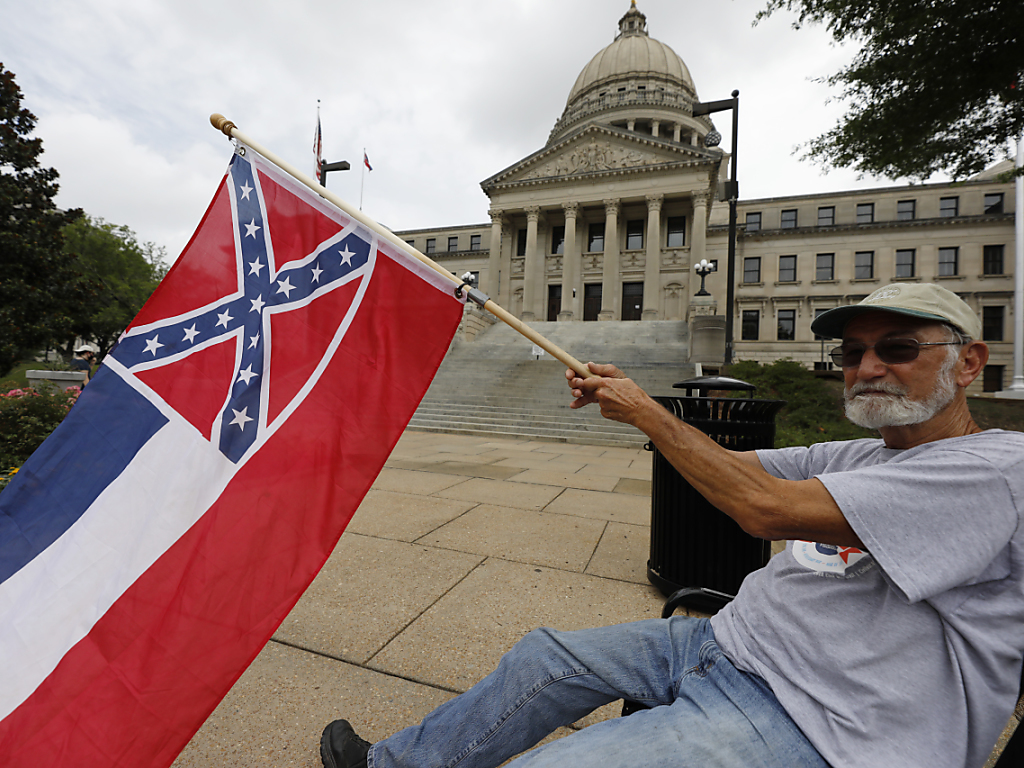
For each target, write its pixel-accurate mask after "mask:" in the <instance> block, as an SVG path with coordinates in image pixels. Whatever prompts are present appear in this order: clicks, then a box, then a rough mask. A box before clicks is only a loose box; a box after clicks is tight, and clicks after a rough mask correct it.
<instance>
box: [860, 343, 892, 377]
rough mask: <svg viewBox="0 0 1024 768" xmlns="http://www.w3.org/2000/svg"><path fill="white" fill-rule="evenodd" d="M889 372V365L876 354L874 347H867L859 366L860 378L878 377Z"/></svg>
mask: <svg viewBox="0 0 1024 768" xmlns="http://www.w3.org/2000/svg"><path fill="white" fill-rule="evenodd" d="M888 372H889V366H887V365H886V364H885V363H883V362H882V359H881V358H880V357H879V356H878V355H877V354H875V349H874V347H871V348H870V349H865V350H864V354H863V355H862V356H861V359H860V365H859V366H857V378H858V379H877V378H879V377H881V376H885V374H887V373H888Z"/></svg>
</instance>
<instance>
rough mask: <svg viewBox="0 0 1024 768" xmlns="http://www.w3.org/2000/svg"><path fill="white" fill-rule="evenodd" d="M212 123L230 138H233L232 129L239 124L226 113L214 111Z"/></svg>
mask: <svg viewBox="0 0 1024 768" xmlns="http://www.w3.org/2000/svg"><path fill="white" fill-rule="evenodd" d="M210 125H212V126H213V127H214V128H216V129H217V130H218V131H220V132H221V133H223V134H224V135H225V136H227V137H228V138H229V139H230V138H231V129H233V128H237V127H238V126H237V125H235V124H234V123H232V122H231V121H230V120H228V119H227V118H226V117H224V115H221V114H218V113H216V112H214V113H213V114H212V115H210Z"/></svg>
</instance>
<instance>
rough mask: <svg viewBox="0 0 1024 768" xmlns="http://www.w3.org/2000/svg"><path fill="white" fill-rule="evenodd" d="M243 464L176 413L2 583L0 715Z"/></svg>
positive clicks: (25, 695)
mask: <svg viewBox="0 0 1024 768" xmlns="http://www.w3.org/2000/svg"><path fill="white" fill-rule="evenodd" d="M168 456H174V457H175V458H176V462H175V463H173V464H172V463H170V462H168V461H167V457H168ZM237 470H238V467H236V466H235V465H234V464H232V463H231V462H230V461H229V460H228V459H227V458H226V457H225V456H224V455H223V454H222V453H221V452H220V451H218V450H217V448H216V447H215V446H214V445H211V444H210V442H209V441H207V440H206V439H205V438H204V437H203V436H202V435H201V434H199V432H198V431H197V430H196V429H195V428H194V427H193V426H192V425H190V424H188V423H187V422H186V421H184V420H183V419H181V418H180V417H178V418H175V419H172V420H171V422H170V423H168V424H166V425H165V426H164V427H163V428H162V429H160V431H159V432H157V433H156V434H155V435H154V436H153V437H152V438H151V439H150V440H149V442H147V443H146V444H145V445H144V446H143V447H142V449H141V450H140V451H139V452H138V453H137V454H136V455H135V458H134V459H133V460H132V461H131V463H130V464H129V465H128V467H127V468H126V469H125V471H124V472H122V473H121V475H120V476H119V477H118V478H117V479H116V480H115V481H114V482H113V483H111V484H110V485H109V486H107V488H106V489H105V490H104V491H103V492H102V493H101V494H100V496H99V497H98V498H97V499H96V501H95V502H94V503H93V504H92V506H91V507H89V509H88V510H87V511H86V512H85V514H84V515H82V517H81V518H79V520H78V521H77V522H76V523H75V524H74V525H73V526H71V528H69V529H68V530H67V531H66V532H65V533H64V535H63V536H61V537H60V538H59V539H58V540H57V541H55V542H54V543H53V544H52V545H50V546H49V547H48V548H47V549H46V550H45V551H44V552H42V553H41V554H40V555H39V556H38V557H36V558H35V559H34V560H32V562H30V563H28V564H27V565H26V566H25V567H24V568H22V569H21V570H20V571H18V573H16V574H14V575H13V576H12V577H11V578H10V579H8V580H7V581H6V582H4V583H3V584H2V585H0V659H3V664H4V669H5V675H4V677H5V684H4V687H3V689H2V690H0V719H3V718H5V717H7V716H8V715H9V714H10V713H11V712H13V711H14V710H15V709H16V708H17V707H18V706H19V705H20V704H21V703H22V702H24V701H25V699H27V698H28V697H29V696H30V695H31V694H32V692H33V691H34V690H35V689H36V688H37V687H39V685H40V684H41V683H42V682H43V681H44V680H45V679H46V677H47V676H48V675H49V674H50V673H51V672H53V670H54V669H55V668H56V666H57V664H58V663H59V662H60V660H61V659H62V658H63V657H64V655H65V654H66V653H67V652H68V651H69V650H71V648H73V647H74V646H75V644H76V643H78V642H79V641H81V640H82V638H84V637H85V636H86V635H87V634H88V633H89V631H90V630H91V629H92V627H93V625H94V624H95V623H96V622H97V621H98V620H99V619H100V618H101V617H102V616H103V614H104V613H106V611H107V610H108V609H109V608H110V606H111V605H113V604H114V602H116V601H117V599H118V598H119V597H121V595H123V594H124V593H125V591H126V590H127V589H128V588H129V587H131V586H132V584H134V583H135V581H136V580H137V579H138V578H139V577H140V576H141V575H142V574H143V573H145V571H146V570H147V569H148V568H149V567H150V566H151V565H152V564H153V563H154V562H156V560H157V559H158V558H159V557H160V556H161V555H163V553H164V552H166V551H167V550H168V549H169V548H170V547H171V546H172V545H173V544H174V543H175V542H176V541H177V540H178V539H179V538H181V536H182V535H184V534H185V532H186V531H188V529H189V528H191V527H192V526H193V525H194V524H195V523H196V521H197V520H199V519H200V518H201V517H202V516H203V514H205V512H206V511H207V510H208V509H209V508H210V506H211V505H212V504H213V503H214V502H215V501H216V500H217V498H218V497H219V496H220V495H221V493H222V492H223V490H224V488H225V486H226V485H227V484H228V482H230V480H231V478H232V477H233V476H234V474H235V472H237Z"/></svg>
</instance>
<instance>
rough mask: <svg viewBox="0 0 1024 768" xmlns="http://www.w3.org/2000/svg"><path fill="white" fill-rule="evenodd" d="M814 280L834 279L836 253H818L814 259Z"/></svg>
mask: <svg viewBox="0 0 1024 768" xmlns="http://www.w3.org/2000/svg"><path fill="white" fill-rule="evenodd" d="M814 279H815V280H835V279H836V255H835V254H834V253H819V254H818V255H817V256H816V257H815V259H814Z"/></svg>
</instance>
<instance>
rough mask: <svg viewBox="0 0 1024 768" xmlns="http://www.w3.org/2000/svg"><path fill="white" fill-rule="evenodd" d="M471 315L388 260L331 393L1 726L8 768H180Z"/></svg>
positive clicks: (290, 426)
mask: <svg viewBox="0 0 1024 768" xmlns="http://www.w3.org/2000/svg"><path fill="white" fill-rule="evenodd" d="M461 316H462V306H461V304H460V303H458V302H456V301H454V300H453V298H452V297H451V296H450V295H449V294H445V293H442V292H441V291H440V290H437V289H434V288H433V287H426V286H425V285H424V283H423V281H422V280H421V279H420V278H419V277H418V276H416V275H415V274H413V273H412V272H410V271H409V270H407V269H405V268H404V267H403V266H401V265H400V264H398V263H396V262H395V261H393V260H392V259H391V258H389V257H387V256H385V255H384V254H379V255H378V258H377V264H376V268H375V273H374V276H373V278H372V283H371V285H370V286H369V288H368V290H367V295H366V296H365V298H364V300H363V303H362V305H361V307H360V309H359V312H358V313H357V315H356V317H355V319H354V321H353V324H352V326H351V328H350V329H349V331H348V334H347V336H346V338H345V340H344V342H343V343H342V345H341V347H340V348H339V349H338V352H337V354H336V355H335V356H334V358H333V359H332V361H331V362H330V364H329V365H328V368H327V371H326V372H325V375H324V377H323V378H322V380H321V383H320V385H319V386H317V387H315V388H314V390H313V391H312V392H311V393H310V395H309V396H308V397H307V398H306V400H305V401H303V403H302V404H301V405H300V406H299V408H298V409H297V410H296V412H295V413H294V414H293V415H292V416H291V418H290V419H289V420H288V421H287V422H286V423H285V424H284V425H283V426H282V427H281V429H280V430H279V431H278V432H277V433H276V434H275V435H274V436H273V437H272V438H271V440H270V441H269V442H268V443H267V445H266V446H265V447H264V448H263V450H261V451H260V452H259V453H257V454H256V455H255V456H254V457H253V458H252V460H250V461H249V463H248V464H246V465H245V466H244V467H243V468H242V469H241V470H240V471H239V473H238V474H237V475H236V476H235V478H234V479H233V480H232V481H231V483H230V484H229V485H228V487H227V489H226V490H225V492H224V494H223V495H222V496H221V498H220V500H218V502H217V503H216V504H215V505H214V506H213V507H211V508H210V510H209V511H208V512H207V513H206V514H205V515H204V516H203V518H202V519H200V520H199V522H197V523H196V524H195V525H194V526H193V527H192V528H191V529H190V530H189V531H188V532H187V533H186V534H185V536H183V537H182V538H181V539H179V540H178V541H177V542H176V543H175V544H174V545H173V546H172V547H171V548H170V549H169V550H168V551H167V552H166V553H165V554H164V555H163V556H162V557H161V558H160V559H159V560H158V561H157V562H156V563H154V565H153V566H152V567H151V568H149V570H147V571H146V572H145V573H144V574H143V575H142V577H141V578H140V579H139V580H138V581H137V582H136V583H135V584H134V585H133V586H132V587H131V588H130V589H129V590H128V591H127V592H125V594H123V595H122V596H121V597H120V599H118V600H117V601H116V602H115V603H114V605H113V606H112V607H111V609H110V610H109V611H108V612H107V613H106V614H105V615H104V616H103V617H102V618H101V619H100V620H99V621H98V622H97V623H96V625H95V626H94V627H93V629H92V631H91V632H89V634H88V635H87V636H86V637H85V638H84V639H83V640H82V641H81V642H79V643H78V644H76V645H75V647H74V648H72V649H71V651H70V652H69V653H68V654H67V655H66V656H65V657H64V659H63V660H62V661H61V663H60V664H59V665H58V666H57V668H56V669H55V670H54V672H53V673H52V674H50V675H49V677H48V678H47V679H46V680H45V681H44V682H43V684H42V685H40V686H39V688H37V689H36V691H35V692H34V693H33V694H32V695H31V696H30V697H29V698H28V699H27V700H26V701H25V702H23V703H22V705H21V706H20V707H18V708H17V709H16V710H15V711H14V712H12V713H11V715H10V716H8V717H7V718H5V719H4V720H3V721H2V722H0V755H3V764H4V766H5V768H51V767H52V768H58V767H59V768H66V767H67V766H75V768H140V766H146V767H147V768H166V766H169V765H170V764H171V763H172V762H173V761H174V759H175V757H176V756H177V755H178V753H179V752H180V751H181V750H182V749H183V748H184V746H185V745H186V744H187V743H188V741H189V740H190V739H191V738H192V735H193V734H194V733H195V731H196V730H197V729H198V728H199V726H200V725H201V724H202V723H203V721H204V720H205V719H206V718H207V717H208V716H209V714H210V712H212V711H213V709H214V708H215V707H216V706H217V704H218V703H219V702H220V700H221V699H222V698H223V697H224V695H225V694H226V693H227V691H228V690H229V689H230V687H231V685H232V684H233V683H234V682H235V681H236V680H237V679H238V677H239V676H241V674H242V672H244V670H245V668H246V667H247V666H248V665H249V664H250V663H251V662H252V660H253V659H254V658H255V657H256V656H257V654H258V653H259V652H260V650H261V649H262V648H263V646H264V645H265V644H266V642H267V641H268V640H269V639H270V637H271V635H272V634H273V632H274V631H275V630H276V629H277V627H278V626H279V625H280V623H281V622H282V621H283V620H284V618H285V616H286V615H287V614H288V612H289V611H290V610H291V608H292V607H293V606H294V604H295V603H296V601H297V600H298V599H299V597H300V596H301V594H302V592H303V591H304V590H305V588H306V587H307V586H308V585H309V583H310V582H311V581H312V580H313V577H314V576H315V575H316V573H317V572H318V571H319V570H320V568H321V567H322V566H323V564H324V562H325V561H326V559H327V557H328V555H329V554H330V553H331V551H332V550H333V549H334V546H335V544H336V543H337V540H338V538H339V536H340V535H341V533H342V531H343V530H344V528H345V526H346V525H347V523H348V521H349V519H350V518H351V516H352V514H353V513H354V512H355V509H356V507H357V506H358V505H359V503H360V501H361V500H362V498H363V496H364V495H365V494H366V492H367V490H368V489H369V487H370V485H371V484H372V483H373V480H374V479H375V478H376V476H377V474H378V473H379V472H380V469H381V467H382V466H383V463H384V461H385V460H386V458H387V456H388V455H389V454H390V452H391V450H392V448H393V447H394V445H395V443H396V442H397V441H398V438H399V437H400V436H401V433H402V431H403V429H404V428H405V425H406V424H407V423H408V420H409V419H410V418H411V417H412V414H413V411H414V410H415V409H416V406H417V405H418V403H419V401H420V399H421V398H422V397H423V395H424V394H425V392H426V389H427V387H428V386H429V384H430V381H431V378H432V377H433V374H434V373H435V372H436V370H437V367H438V366H439V365H440V363H441V360H442V359H443V358H444V355H445V352H446V351H447V349H448V344H449V342H450V339H451V335H452V333H453V332H454V329H455V327H456V326H457V324H458V322H459V319H460V318H461ZM411 373H415V374H419V375H410V374H411Z"/></svg>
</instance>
